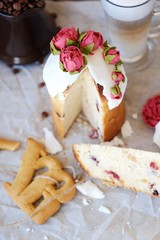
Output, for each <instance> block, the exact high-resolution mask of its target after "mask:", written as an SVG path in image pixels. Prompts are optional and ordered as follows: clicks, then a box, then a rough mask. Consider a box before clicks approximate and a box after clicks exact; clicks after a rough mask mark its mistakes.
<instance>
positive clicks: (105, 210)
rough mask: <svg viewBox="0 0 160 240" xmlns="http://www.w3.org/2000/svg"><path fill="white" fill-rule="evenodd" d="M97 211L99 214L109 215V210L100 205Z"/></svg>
mask: <svg viewBox="0 0 160 240" xmlns="http://www.w3.org/2000/svg"><path fill="white" fill-rule="evenodd" d="M98 211H99V212H103V213H107V214H111V210H110V209H109V208H107V207H105V206H103V205H101V206H100V207H99V208H98Z"/></svg>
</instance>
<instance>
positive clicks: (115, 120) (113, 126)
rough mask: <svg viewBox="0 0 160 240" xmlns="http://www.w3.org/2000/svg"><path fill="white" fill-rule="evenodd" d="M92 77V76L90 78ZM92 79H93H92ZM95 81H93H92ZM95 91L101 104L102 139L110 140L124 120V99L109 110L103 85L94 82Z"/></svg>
mask: <svg viewBox="0 0 160 240" xmlns="http://www.w3.org/2000/svg"><path fill="white" fill-rule="evenodd" d="M92 79H93V78H92ZM93 81H94V79H93ZM94 82H95V81H94ZM95 85H96V88H97V91H98V93H99V97H100V99H101V104H102V114H103V117H102V119H103V120H102V121H103V136H102V139H103V141H110V140H112V138H114V137H115V136H116V135H117V134H118V132H119V131H120V129H121V127H122V125H123V123H124V120H125V114H126V110H125V104H124V100H122V102H121V103H120V104H119V106H117V107H116V108H113V109H112V110H109V108H108V100H107V99H106V97H105V96H104V95H103V86H101V85H100V84H96V83H95Z"/></svg>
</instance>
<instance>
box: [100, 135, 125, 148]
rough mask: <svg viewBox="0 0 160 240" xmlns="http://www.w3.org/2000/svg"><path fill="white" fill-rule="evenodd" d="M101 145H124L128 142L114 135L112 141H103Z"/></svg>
mask: <svg viewBox="0 0 160 240" xmlns="http://www.w3.org/2000/svg"><path fill="white" fill-rule="evenodd" d="M101 145H108V146H115V147H124V146H126V144H125V143H124V142H123V141H122V139H120V138H119V137H117V136H116V137H114V138H113V140H112V141H107V142H102V143H101Z"/></svg>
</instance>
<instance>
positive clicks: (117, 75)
mask: <svg viewBox="0 0 160 240" xmlns="http://www.w3.org/2000/svg"><path fill="white" fill-rule="evenodd" d="M112 80H113V81H114V82H115V83H116V84H118V83H119V82H121V81H123V82H124V81H125V77H124V74H123V73H122V72H121V71H120V70H115V71H113V72H112Z"/></svg>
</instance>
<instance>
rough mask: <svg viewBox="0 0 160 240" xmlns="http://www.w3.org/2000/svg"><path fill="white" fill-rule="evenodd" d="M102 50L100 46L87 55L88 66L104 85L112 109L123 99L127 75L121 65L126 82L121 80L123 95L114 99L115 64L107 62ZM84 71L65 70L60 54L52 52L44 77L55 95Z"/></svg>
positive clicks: (49, 90) (50, 90) (53, 95)
mask: <svg viewBox="0 0 160 240" xmlns="http://www.w3.org/2000/svg"><path fill="white" fill-rule="evenodd" d="M102 51H103V50H102V48H99V49H97V50H96V51H95V52H94V54H93V55H88V56H87V61H88V64H87V67H88V68H89V71H90V73H91V75H92V77H93V78H94V80H95V81H96V83H99V84H100V85H102V86H103V87H104V89H103V95H104V96H105V97H106V98H107V100H108V107H109V109H110V110H111V109H113V108H115V107H117V106H118V105H119V104H120V103H121V101H122V99H123V96H124V92H125V90H126V86H127V77H126V74H125V72H124V68H123V66H122V65H121V66H119V69H120V70H121V71H122V72H123V74H124V75H125V82H124V83H123V82H120V84H119V86H120V88H121V91H122V97H121V98H120V99H112V98H111V96H110V88H111V87H113V86H114V81H113V80H112V78H111V73H112V71H113V69H114V65H111V64H106V62H105V61H104V59H103V57H102ZM82 71H83V70H82ZM82 71H81V72H80V73H78V74H73V75H71V74H70V73H68V72H63V71H62V70H61V69H60V67H59V55H53V54H51V55H50V56H49V58H48V60H47V62H46V64H45V67H44V70H43V79H44V81H45V83H46V86H47V89H48V92H49V95H50V96H51V97H55V96H56V95H57V94H60V93H63V92H64V91H65V90H66V88H67V87H68V86H69V85H71V84H73V83H74V82H75V81H76V80H77V78H78V76H79V75H80V74H81V73H82Z"/></svg>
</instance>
